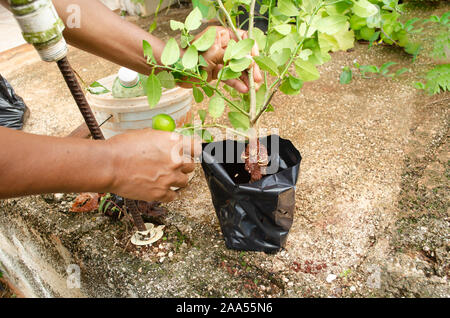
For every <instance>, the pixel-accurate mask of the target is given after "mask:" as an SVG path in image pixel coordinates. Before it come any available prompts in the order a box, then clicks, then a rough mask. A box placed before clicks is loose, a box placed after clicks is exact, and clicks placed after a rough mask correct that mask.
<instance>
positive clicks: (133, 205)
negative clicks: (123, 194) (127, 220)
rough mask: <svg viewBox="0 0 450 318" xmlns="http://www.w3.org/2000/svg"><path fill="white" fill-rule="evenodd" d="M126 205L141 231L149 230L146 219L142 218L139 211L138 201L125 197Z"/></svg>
mask: <svg viewBox="0 0 450 318" xmlns="http://www.w3.org/2000/svg"><path fill="white" fill-rule="evenodd" d="M125 205H126V207H127V209H128V211H129V212H130V214H131V216H132V217H133V221H134V225H136V227H137V229H138V231H139V232H143V231H147V227H146V226H145V223H144V220H143V219H142V216H141V214H140V213H139V209H138V206H137V202H136V201H135V200H130V199H125Z"/></svg>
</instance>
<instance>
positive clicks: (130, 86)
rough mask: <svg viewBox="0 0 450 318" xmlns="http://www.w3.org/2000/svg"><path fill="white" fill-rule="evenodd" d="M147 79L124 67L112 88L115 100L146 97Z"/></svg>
mask: <svg viewBox="0 0 450 318" xmlns="http://www.w3.org/2000/svg"><path fill="white" fill-rule="evenodd" d="M146 80H147V77H146V76H144V75H141V74H139V73H137V72H135V71H132V70H130V69H127V68H125V67H122V68H121V69H120V70H119V73H118V74H117V78H116V79H115V81H114V84H113V87H112V95H113V97H114V98H133V97H140V96H145V95H146V94H145V90H144V83H145V81H146Z"/></svg>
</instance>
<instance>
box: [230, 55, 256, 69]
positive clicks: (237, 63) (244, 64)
mask: <svg viewBox="0 0 450 318" xmlns="http://www.w3.org/2000/svg"><path fill="white" fill-rule="evenodd" d="M250 64H252V60H251V59H249V58H248V57H243V58H241V59H239V60H232V61H231V62H230V65H229V66H230V69H231V70H232V71H233V72H236V73H238V72H242V71H245V70H246V69H248V67H249V66H250Z"/></svg>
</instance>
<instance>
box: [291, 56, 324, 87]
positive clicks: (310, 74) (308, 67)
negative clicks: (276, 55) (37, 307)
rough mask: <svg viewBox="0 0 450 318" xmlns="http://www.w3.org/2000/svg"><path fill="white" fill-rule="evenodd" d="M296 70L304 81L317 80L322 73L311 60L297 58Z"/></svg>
mask: <svg viewBox="0 0 450 318" xmlns="http://www.w3.org/2000/svg"><path fill="white" fill-rule="evenodd" d="M295 70H296V72H297V75H298V77H299V78H300V79H301V80H302V81H304V82H309V81H315V80H316V79H318V78H320V74H319V71H318V70H317V68H316V66H315V65H314V64H312V63H311V62H309V61H303V60H302V59H297V60H296V61H295Z"/></svg>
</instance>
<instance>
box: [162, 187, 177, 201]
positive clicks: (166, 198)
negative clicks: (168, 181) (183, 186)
mask: <svg viewBox="0 0 450 318" xmlns="http://www.w3.org/2000/svg"><path fill="white" fill-rule="evenodd" d="M176 197H177V193H176V192H175V191H172V190H168V191H167V193H166V195H165V196H164V197H163V198H162V199H160V200H159V201H161V202H170V201H173V200H175V198H176Z"/></svg>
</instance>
